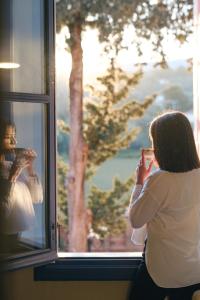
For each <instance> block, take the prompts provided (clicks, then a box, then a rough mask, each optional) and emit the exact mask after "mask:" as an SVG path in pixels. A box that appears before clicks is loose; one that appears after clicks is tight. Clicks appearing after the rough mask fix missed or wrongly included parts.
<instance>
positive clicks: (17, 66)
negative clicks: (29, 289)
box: [0, 0, 199, 280]
mask: <svg viewBox="0 0 200 300" xmlns="http://www.w3.org/2000/svg"><path fill="white" fill-rule="evenodd" d="M55 2H56V3H57V2H58V1H55ZM21 7H23V11H25V12H26V13H25V14H24V13H22V9H21ZM68 9H69V10H70V9H71V8H70V7H68ZM198 9H199V8H198ZM198 15H199V12H198ZM108 19H109V18H108ZM88 21H90V20H88ZM92 21H93V20H92ZM197 21H198V20H197ZM54 22H55V21H54V1H53V0H46V1H45V0H36V1H35V0H26V1H25V0H18V1H16V0H13V1H2V3H1V4H0V42H1V43H0V45H1V46H0V118H2V119H6V120H7V121H9V122H11V123H12V124H14V126H10V127H11V128H12V130H11V131H9V132H6V137H5V136H4V138H5V139H6V140H7V139H8V140H9V139H13V140H15V139H17V141H18V143H17V145H16V149H15V150H14V151H11V152H9V153H7V152H5V153H3V156H4V160H3V165H5V163H4V161H5V160H6V161H7V166H10V165H11V164H12V163H13V161H15V160H17V162H18V163H19V164H22V163H24V155H25V153H26V150H27V148H28V149H29V148H30V149H33V150H34V152H33V153H32V155H33V156H34V171H33V172H32V173H30V174H29V175H34V176H30V177H35V178H32V179H36V181H37V184H38V186H39V189H38V190H37V199H36V201H35V202H34V201H32V203H31V204H30V202H29V212H30V211H31V212H32V216H33V218H32V219H33V220H32V222H28V225H29V226H28V227H27V228H25V229H24V230H19V234H18V231H17V234H16V232H12V234H13V233H14V234H13V235H15V236H14V239H15V240H14V246H16V247H14V248H12V249H11V251H10V248H9V251H7V252H6V255H5V253H4V252H3V251H2V249H1V257H3V258H5V256H6V261H7V268H8V269H13V268H18V267H23V266H28V265H37V264H39V263H42V262H47V261H49V260H51V259H54V258H55V257H56V250H57V249H56V238H57V237H56V220H55V217H56V206H55V203H56V202H55V200H56V189H55V185H56V179H55V172H56V164H55V156H56V150H55V144H56V143H55V104H54V86H55V82H54V25H55V24H54ZM196 24H197V26H196V27H197V28H198V25H199V21H198V22H197V23H196ZM73 29H74V28H70V30H73ZM76 29H78V28H76ZM79 29H80V28H79ZM68 34H69V33H67V34H66V36H65V37H69V36H68ZM79 37H80V36H79ZM94 38H95V36H92V37H91V39H90V41H92V42H93V41H94ZM76 41H78V42H79V46H80V40H79V39H77V40H76ZM196 41H198V39H197V40H196ZM92 42H91V43H92ZM198 42H199V41H198ZM91 43H90V45H89V46H90V52H89V54H91ZM65 58H66V57H65ZM65 58H64V61H63V60H62V59H61V60H60V61H58V63H61V64H64V62H65ZM88 61H89V62H90V63H89V65H90V66H91V65H92V64H95V60H94V61H93V63H91V56H90V55H89V58H88ZM67 63H70V62H69V61H67ZM196 66H198V67H197V68H198V69H199V65H198V64H196ZM65 67H66V65H65ZM80 67H81V64H80ZM112 67H113V65H112V60H111V68H112ZM118 71H119V72H120V70H118ZM195 74H198V70H197V71H195ZM118 75H120V74H119V73H118ZM138 76H140V74H139V73H138ZM158 76H159V75H158ZM195 78H196V79H195V80H196V81H195V82H196V85H195V93H196V94H195V105H196V106H195V112H196V115H195V116H196V117H195V118H196V120H197V122H196V123H195V125H196V124H197V125H198V115H199V111H198V108H197V104H198V100H196V99H198V97H199V90H198V86H199V82H198V81H199V76H198V75H197V76H196V77H195ZM64 84H65V85H66V82H65V83H64ZM161 84H162V82H161ZM74 91H75V92H76V87H75V89H74ZM168 93H169V91H168ZM88 95H89V94H88V93H86V96H88ZM58 97H60V98H62V97H63V98H64V97H65V95H64V96H63V94H62V93H61V94H60V95H58ZM79 100H80V99H79ZM92 100H95V96H94V97H93V98H92ZM87 104H88V106H89V107H90V108H91V110H92V109H95V107H94V106H93V107H92V106H91V105H90V104H92V101H91V103H90V102H89V101H88V102H87ZM64 105H65V104H64ZM64 105H63V106H62V108H61V109H60V112H61V113H62V112H63V108H64ZM173 108H176V107H173ZM71 116H75V117H76V115H73V114H71ZM104 116H105V117H107V115H106V114H105V115H104ZM94 121H95V120H94ZM108 121H109V120H108ZM108 123H109V122H108ZM86 125H87V124H86ZM96 125H98V120H97V122H96V123H95V126H96ZM105 125H110V127H112V126H111V125H112V124H110V123H109V124H106V123H105ZM58 126H59V128H60V129H61V130H62V131H65V132H66V131H68V127H67V126H65V124H63V122H62V121H61V122H58ZM8 127H9V126H8ZM108 127H109V126H107V127H106V129H108ZM196 128H197V127H196ZM114 129H116V128H114ZM85 132H86V133H87V134H89V132H88V131H85ZM197 132H198V130H197ZM90 133H91V134H92V132H90ZM62 139H64V137H63V136H62V134H59V136H58V146H59V147H60V149H59V151H61V152H62V149H61V148H62V143H61V141H62ZM82 142H83V140H81V147H83V148H82V149H83V150H84V151H83V153H84V155H82V156H81V155H80V153H79V152H76V155H78V156H79V155H80V157H79V158H80V159H81V160H83V162H85V159H86V158H87V156H88V155H90V153H88V148H87V145H84V143H82ZM65 145H67V146H68V141H65ZM93 145H94V146H95V142H94V143H93ZM99 149H100V148H99ZM99 149H98V150H99ZM96 150H97V149H96V148H95V147H94V149H93V160H95V154H96V152H95V151H96ZM24 151H25V152H24ZM31 151H32V150H31ZM63 151H64V150H63ZM102 153H103V151H102ZM71 154H72V155H73V153H71ZM122 155H124V153H123V152H122ZM29 156H30V155H29ZM64 158H65V159H66V157H64ZM101 159H103V158H102V157H101ZM25 162H26V159H25ZM59 164H60V165H59V167H60V168H61V169H62V168H63V165H62V160H61V161H59ZM97 165H98V164H97ZM91 167H92V165H91ZM4 169H5V168H4ZM7 169H8V168H7ZM7 169H5V170H4V173H3V172H2V174H1V171H0V177H1V178H0V180H1V181H2V185H1V187H2V188H1V189H2V190H3V189H6V188H7V186H6V185H5V184H4V185H3V182H4V183H5V182H6V181H5V180H6V179H7V178H4V174H5V172H6V171H7ZM121 170H122V169H120V168H119V172H120V173H121ZM90 171H91V172H92V168H91V169H90ZM105 173H106V172H104V174H105ZM60 174H61V175H62V173H60ZM26 175H27V174H26ZM69 175H70V176H68V178H67V179H68V181H69V182H71V183H72V187H73V182H74V174H73V172H71V173H69ZM89 175H90V174H87V176H89ZM106 175H109V174H106ZM59 176H60V175H59ZM80 179H81V180H82V179H83V178H80ZM59 180H63V183H64V184H66V178H65V177H64V176H63V177H62V176H61V179H59ZM15 182H16V181H15ZM25 183H26V184H27V179H26V181H25V182H23V181H21V182H20V183H19V186H23V187H24V188H23V189H26V191H28V192H29V194H30V195H31V189H30V184H29V186H28V185H27V186H26V188H25V185H24V184H25ZM15 185H16V186H17V184H15ZM87 188H88V189H89V186H88V187H87ZM27 189H28V190H27ZM35 190H36V189H35ZM9 191H10V190H9ZM86 192H87V191H86ZM94 192H95V191H94ZM61 193H62V191H61ZM128 193H129V191H128ZM14 195H17V194H15V193H14ZM64 196H65V195H64ZM76 196H77V197H79V196H80V195H79V194H77V195H76ZM100 196H101V194H100ZM107 196H108V198H109V195H107ZM15 197H16V196H15ZM31 197H32V195H31ZM6 199H8V198H6ZM22 208H23V209H22V210H21V211H23V210H25V212H27V209H25V206H23V205H22ZM4 209H5V208H4ZM59 209H60V208H59ZM119 209H120V208H119ZM2 211H3V209H2ZM4 211H5V210H4ZM63 211H65V212H66V211H67V208H66V206H65V207H64V209H63ZM90 213H91V211H90V210H89V211H86V216H87V218H88V220H91V217H92V216H91V214H90ZM101 213H102V214H103V213H104V212H103V211H102V212H101ZM7 214H8V215H9V214H10V211H9V210H8V211H7ZM5 216H6V215H5ZM20 216H21V218H22V214H21V215H20ZM60 216H61V218H62V217H63V218H67V217H69V218H71V217H72V216H67V214H64V215H62V214H60ZM78 217H79V214H77V215H76V218H78ZM30 219H31V218H29V220H30ZM99 219H101V216H100V218H99ZM13 220H16V218H14V219H13ZM20 221H21V219H20ZM110 221H112V220H111V219H110ZM6 222H8V221H7V220H6V221H5V223H2V224H1V226H0V229H1V230H2V232H1V235H4V236H3V239H7V238H8V237H7V236H6V235H8V233H11V231H10V232H8V230H7V231H6V230H4V231H3V228H4V227H8V223H6ZM64 222H66V220H64ZM83 224H84V223H83ZM87 224H89V225H90V222H88V223H87ZM77 228H78V230H79V233H80V231H81V232H82V233H83V228H85V227H84V226H82V227H79V226H78V227H77ZM74 229H75V227H74ZM91 229H92V228H91V227H90V226H89V227H88V228H87V230H86V231H85V233H84V234H86V235H87V233H89V235H87V238H88V239H87V240H85V241H87V243H86V245H85V246H86V248H87V247H88V249H90V250H91V252H92V251H93V252H95V251H97V250H98V251H99V249H100V250H102V248H103V247H106V246H108V248H103V249H104V250H105V249H108V250H109V249H110V248H109V247H110V245H111V244H115V242H116V241H115V240H114V237H112V238H111V239H110V240H109V239H108V238H105V239H102V238H101V237H103V236H104V233H105V232H106V230H107V228H105V224H103V225H102V226H100V227H98V230H99V232H98V234H99V236H100V238H99V237H97V238H96V237H95V234H96V232H95V231H94V230H91ZM61 231H62V228H59V232H60V233H61ZM100 231H101V232H100ZM62 232H63V231H62ZM63 234H66V232H65V231H64V232H63ZM73 234H74V236H75V235H76V231H75V230H74V231H73ZM59 238H60V242H61V243H63V247H65V246H67V247H68V245H65V241H64V240H63V239H62V240H61V238H62V237H61V235H59ZM94 238H96V242H95V243H96V244H95V243H93V242H92V244H91V239H92V241H94ZM128 238H129V235H128V236H126V235H125V236H124V240H126V241H127V240H128ZM11 240H12V239H11ZM61 243H60V244H59V247H60V249H61V250H62V249H64V248H62V245H61ZM67 243H68V242H67ZM106 243H110V244H109V245H108V244H106ZM5 244H6V245H7V243H5ZM129 245H130V244H129ZM76 246H77V249H80V248H78V246H79V245H78V243H77V245H76ZM16 248H17V250H16ZM113 248H114V247H113ZM65 249H69V251H73V252H75V251H74V249H72V248H65ZM6 250H8V249H6ZM75 250H76V249H75ZM115 250H116V249H115ZM136 250H138V249H136ZM140 250H141V248H140ZM80 252H81V251H80ZM90 254H91V253H88V254H87V255H85V257H83V255H82V253H81V254H78V253H77V252H76V253H74V257H73V259H71V258H66V253H65V254H63V255H62V254H60V259H58V260H57V261H56V263H54V264H50V265H47V266H44V267H42V268H38V269H37V270H36V272H35V276H36V277H35V278H36V279H37V278H39V279H41V278H42V274H44V273H42V272H43V270H45V272H46V273H45V274H44V277H43V278H42V279H43V280H45V279H46V278H49V276H51V279H52V280H55V279H57V280H61V279H67V280H69V279H72V280H74V279H79V280H81V279H86V280H88V279H106V280H107V279H114V278H116V279H119V280H122V279H126V280H127V279H129V278H130V277H131V278H132V274H133V271H134V270H133V269H134V266H136V265H137V263H138V256H137V254H136V253H135V254H134V255H132V254H128V253H125V254H124V255H121V256H120V254H119V253H115V254H114V253H112V259H110V257H108V256H107V254H106V253H105V254H101V255H99V256H98V257H96V258H95V257H93V258H91V255H90ZM70 255H71V254H70ZM139 255H140V254H139ZM78 256H79V257H78ZM123 256H125V257H123ZM99 258H100V259H99ZM56 268H57V270H58V273H56ZM66 269H67V270H70V275H69V273H66V272H65V270H66ZM80 269H81V270H82V271H81V272H79V271H80ZM85 269H87V270H89V272H88V273H87V274H85ZM111 269H112V271H109V270H111ZM49 270H51V271H52V272H50V273H49ZM61 270H63V271H61ZM94 270H95V271H96V270H100V271H99V273H98V274H97V275H96V277H93V272H94ZM102 270H103V272H102ZM105 270H106V271H107V272H108V273H106V275H105ZM113 270H114V272H115V273H116V274H115V275H114V276H115V277H113ZM127 270H128V271H127ZM116 271H119V272H116ZM61 273H62V274H61ZM38 274H39V276H38ZM60 274H61V276H60ZM118 274H119V275H118ZM56 276H57V278H56Z"/></svg>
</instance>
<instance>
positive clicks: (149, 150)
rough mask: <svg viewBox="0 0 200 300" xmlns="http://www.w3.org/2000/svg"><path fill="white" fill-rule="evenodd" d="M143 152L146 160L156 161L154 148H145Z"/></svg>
mask: <svg viewBox="0 0 200 300" xmlns="http://www.w3.org/2000/svg"><path fill="white" fill-rule="evenodd" d="M142 151H143V153H144V157H145V159H146V160H152V159H154V151H153V149H152V148H143V149H142Z"/></svg>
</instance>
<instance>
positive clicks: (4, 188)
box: [0, 102, 48, 257]
mask: <svg viewBox="0 0 200 300" xmlns="http://www.w3.org/2000/svg"><path fill="white" fill-rule="evenodd" d="M5 105H6V106H7V118H6V114H5V113H4V115H3V116H1V119H0V123H1V134H0V135H1V136H0V139H1V140H0V144H1V159H0V175H1V176H0V183H1V188H0V189H1V197H2V199H1V204H2V205H1V215H2V216H3V218H2V220H1V238H2V240H3V241H4V243H2V247H3V249H2V252H5V254H6V256H8V257H9V256H12V255H18V256H19V255H25V254H27V253H29V252H30V251H33V250H40V249H45V248H48V240H47V228H46V222H47V215H46V212H47V209H46V207H47V197H46V182H47V181H46V161H47V159H46V140H45V139H46V138H45V137H46V124H45V122H46V111H45V105H43V104H36V103H19V102H18V103H17V102H15V103H12V104H11V103H7V104H4V106H5ZM8 112H9V113H8ZM15 169H17V170H15Z"/></svg>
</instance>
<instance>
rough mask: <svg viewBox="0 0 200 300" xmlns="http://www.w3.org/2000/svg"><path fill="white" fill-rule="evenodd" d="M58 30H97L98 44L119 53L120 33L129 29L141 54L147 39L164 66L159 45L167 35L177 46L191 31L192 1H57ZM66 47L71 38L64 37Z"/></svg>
mask: <svg viewBox="0 0 200 300" xmlns="http://www.w3.org/2000/svg"><path fill="white" fill-rule="evenodd" d="M56 7H57V16H56V17H57V31H58V32H59V31H60V30H61V28H62V27H63V26H68V27H70V26H72V25H73V24H79V25H80V26H81V27H82V30H84V29H85V28H87V27H90V28H97V29H98V32H99V40H100V42H105V43H106V47H105V49H106V50H107V51H109V50H110V49H115V50H116V51H119V50H120V49H122V48H123V47H124V45H123V34H124V30H125V29H126V28H127V27H128V26H129V27H130V28H132V33H130V40H131V41H132V42H133V43H135V45H136V46H137V50H138V53H139V54H142V52H143V50H142V48H141V43H142V42H143V40H144V39H145V40H148V41H150V42H151V43H152V47H153V49H154V51H155V52H157V53H159V54H160V56H161V61H160V62H159V63H160V64H162V65H163V66H165V65H166V61H165V54H164V52H163V47H162V42H163V39H164V37H166V35H167V34H170V35H172V36H174V37H175V38H176V39H177V40H179V41H180V43H184V42H185V41H186V40H187V36H188V35H189V34H190V33H191V32H192V22H193V20H192V15H193V2H192V1H191V0H177V1H174V0H163V1H161V0H158V1H157V3H156V4H155V1H151V0H134V1H133V0H123V1H122V0H103V1H102V0H60V1H57V5H56ZM66 41H67V42H68V43H69V44H70V43H72V41H73V37H72V36H71V37H70V38H67V40H66Z"/></svg>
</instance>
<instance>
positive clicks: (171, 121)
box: [129, 112, 200, 300]
mask: <svg viewBox="0 0 200 300" xmlns="http://www.w3.org/2000/svg"><path fill="white" fill-rule="evenodd" d="M150 136H151V139H152V143H153V148H154V155H155V159H156V161H157V163H158V165H159V169H158V170H157V171H155V172H153V173H151V174H150V170H151V166H152V162H151V163H150V166H149V167H146V161H145V157H144V153H142V158H141V160H140V163H139V165H138V168H137V185H136V187H135V190H134V192H133V194H132V197H131V203H130V208H129V217H130V221H131V224H132V226H133V228H140V227H142V226H144V224H146V226H147V241H146V249H145V253H144V255H143V256H144V259H143V260H142V262H141V265H140V266H139V268H138V271H137V274H136V278H135V280H134V282H133V289H132V290H131V293H130V299H134V300H138V299H140V300H143V299H145V300H146V299H149V298H151V299H158V300H161V299H164V298H165V296H166V295H168V296H170V299H173V300H175V299H176V300H178V299H182V300H183V299H184V300H189V299H192V293H193V292H194V291H195V290H196V289H199V288H200V162H199V158H198V155H197V151H196V148H195V142H194V137H193V133H192V128H191V125H190V123H189V121H188V119H187V118H186V116H185V115H184V114H182V113H180V112H171V113H166V114H164V115H161V116H160V117H157V118H156V119H155V120H154V121H153V122H152V124H151V126H150Z"/></svg>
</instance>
